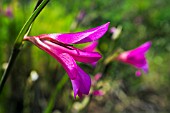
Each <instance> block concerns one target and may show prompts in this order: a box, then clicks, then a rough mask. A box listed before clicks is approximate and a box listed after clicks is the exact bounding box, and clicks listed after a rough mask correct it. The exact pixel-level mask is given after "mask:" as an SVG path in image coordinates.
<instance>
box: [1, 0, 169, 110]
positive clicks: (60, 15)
mask: <svg viewBox="0 0 170 113" xmlns="http://www.w3.org/2000/svg"><path fill="white" fill-rule="evenodd" d="M36 2H37V0H1V1H0V77H1V76H2V74H3V72H4V70H5V67H6V65H7V62H8V59H9V55H10V53H11V51H12V46H13V44H14V41H15V38H16V37H17V35H18V33H19V31H20V29H21V28H22V26H23V24H24V23H25V21H26V20H27V19H28V18H29V16H30V15H31V13H32V12H33V9H34V7H35V5H36ZM169 12H170V1H169V0H93V1H92V0H85V1H82V0H51V1H50V2H49V3H48V4H47V6H46V7H45V8H44V9H43V11H42V12H41V13H40V15H39V16H38V17H37V19H36V20H35V22H34V24H33V26H32V30H31V32H30V34H29V35H31V36H34V35H39V34H45V33H66V32H70V31H72V32H76V31H82V30H86V29H89V28H92V27H96V26H99V25H101V24H104V23H106V22H110V23H111V24H110V27H109V29H110V28H111V27H113V26H114V27H118V26H121V27H122V31H121V34H120V35H119V37H118V39H116V40H113V39H111V35H112V34H111V33H110V32H109V30H108V32H107V33H106V35H104V37H103V38H101V39H100V40H99V45H98V47H97V51H98V52H100V53H101V54H102V55H103V58H102V59H101V60H100V61H99V63H98V64H97V66H96V67H92V66H90V65H86V64H82V63H79V65H80V66H81V67H82V68H83V70H84V71H86V72H87V73H88V74H89V75H90V76H91V78H93V77H94V75H96V74H97V73H99V72H100V73H102V75H103V76H102V78H101V79H100V80H99V81H98V82H97V83H96V85H95V86H92V88H91V89H101V90H102V91H103V92H104V95H103V96H93V95H91V94H90V95H89V96H86V97H85V98H83V99H76V100H75V99H74V98H73V92H72V86H71V83H70V80H69V79H68V77H67V75H66V73H65V71H64V69H63V68H62V67H61V65H60V64H59V63H58V62H57V61H56V60H55V59H53V58H52V57H51V56H49V55H48V54H46V53H45V52H43V51H42V50H40V49H38V48H37V47H35V46H34V45H33V44H31V43H29V42H26V43H25V45H24V47H23V49H22V51H21V53H20V55H19V56H18V58H17V60H16V62H15V65H14V67H13V70H12V72H11V74H10V77H9V78H8V80H7V82H6V84H5V87H4V89H3V92H2V94H0V113H42V112H44V113H120V112H123V113H137V112H141V113H159V112H161V113H169V112H170V88H169V86H170V77H169V76H170V68H169V65H170V13H169ZM82 13H83V15H84V16H83V18H78V15H79V14H82ZM146 41H152V47H151V48H150V50H149V52H148V53H147V58H148V62H149V66H150V67H149V73H148V74H143V75H142V76H141V77H136V76H135V71H136V69H135V68H133V67H132V66H129V65H126V64H123V63H120V62H117V61H112V62H110V63H109V64H108V65H104V64H103V62H104V60H105V59H106V58H108V57H109V56H110V55H112V54H113V53H115V52H116V51H118V50H120V49H121V50H130V49H134V48H136V47H138V46H139V45H141V44H143V43H144V42H146Z"/></svg>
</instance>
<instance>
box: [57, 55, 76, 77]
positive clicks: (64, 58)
mask: <svg viewBox="0 0 170 113" xmlns="http://www.w3.org/2000/svg"><path fill="white" fill-rule="evenodd" d="M58 57H59V62H60V63H61V64H62V66H63V67H64V69H65V70H66V72H67V74H68V76H69V77H70V79H76V78H77V74H78V73H77V67H78V66H77V64H76V62H75V60H74V59H73V58H72V57H71V56H70V55H69V54H67V53H62V54H59V55H58Z"/></svg>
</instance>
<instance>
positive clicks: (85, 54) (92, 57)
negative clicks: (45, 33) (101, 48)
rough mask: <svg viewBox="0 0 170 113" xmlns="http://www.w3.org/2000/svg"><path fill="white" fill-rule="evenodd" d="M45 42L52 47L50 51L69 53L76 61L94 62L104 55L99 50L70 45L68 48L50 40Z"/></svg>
mask: <svg viewBox="0 0 170 113" xmlns="http://www.w3.org/2000/svg"><path fill="white" fill-rule="evenodd" d="M44 43H45V44H46V45H48V46H49V47H50V51H52V52H53V53H55V54H56V55H57V54H59V53H68V54H69V55H71V56H72V57H73V58H74V59H75V60H76V61H79V62H84V63H93V62H97V61H98V60H99V59H100V58H101V57H102V56H101V55H100V54H99V53H98V52H90V51H84V50H80V49H77V48H75V47H72V46H70V47H69V48H70V49H68V48H65V47H63V46H60V45H57V44H54V43H51V42H49V41H45V42H44Z"/></svg>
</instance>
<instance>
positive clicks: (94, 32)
mask: <svg viewBox="0 0 170 113" xmlns="http://www.w3.org/2000/svg"><path fill="white" fill-rule="evenodd" d="M108 26H109V22H108V23H106V24H104V25H101V26H98V27H96V28H92V29H89V30H85V31H83V32H77V33H65V34H43V35H39V36H31V37H29V36H28V37H25V38H24V40H28V41H31V42H32V43H34V44H35V45H36V46H37V47H39V48H40V49H42V50H44V51H45V52H47V53H48V54H50V55H51V56H52V57H54V58H55V59H56V60H57V61H58V62H60V64H61V65H62V66H63V67H64V69H65V70H66V72H67V74H68V76H69V77H70V79H71V83H72V87H73V91H74V98H76V95H78V96H79V97H81V96H82V94H86V95H88V94H89V90H90V86H91V79H90V77H89V75H88V74H87V73H85V72H84V71H83V70H82V69H81V68H80V67H79V66H78V65H77V64H76V61H79V62H83V63H90V64H93V63H95V62H97V61H98V60H99V59H100V58H101V57H102V56H101V55H100V54H99V53H97V52H93V50H94V49H93V48H94V47H95V45H93V43H92V46H90V47H87V48H84V49H78V48H75V47H74V46H73V45H71V44H81V43H86V42H93V41H95V40H97V39H99V38H101V37H102V36H103V35H104V34H105V32H106V31H107V29H108ZM89 48H91V49H89Z"/></svg>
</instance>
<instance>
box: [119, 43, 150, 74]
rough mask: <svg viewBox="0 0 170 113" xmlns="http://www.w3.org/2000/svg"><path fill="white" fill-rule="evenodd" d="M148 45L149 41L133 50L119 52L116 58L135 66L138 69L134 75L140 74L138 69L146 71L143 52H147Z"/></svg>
mask: <svg viewBox="0 0 170 113" xmlns="http://www.w3.org/2000/svg"><path fill="white" fill-rule="evenodd" d="M150 47H151V42H150V41H149V42H146V43H144V44H142V45H141V46H139V47H137V48H135V49H133V50H129V51H125V52H123V53H121V54H120V55H119V56H118V57H117V58H116V59H117V60H119V61H121V62H124V63H127V64H130V65H132V66H134V67H135V68H137V69H138V70H137V71H136V76H140V75H141V72H140V70H143V71H144V72H145V73H148V68H149V67H148V62H147V59H146V57H145V54H146V52H148V50H149V48H150Z"/></svg>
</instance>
